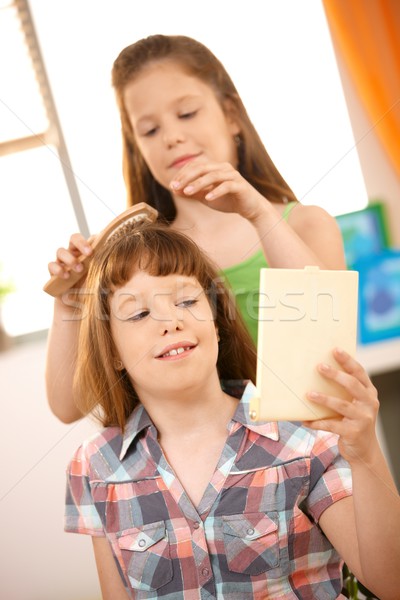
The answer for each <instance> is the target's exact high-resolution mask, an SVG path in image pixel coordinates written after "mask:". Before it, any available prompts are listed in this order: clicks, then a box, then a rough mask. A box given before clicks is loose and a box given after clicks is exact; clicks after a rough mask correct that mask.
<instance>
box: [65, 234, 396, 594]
mask: <svg viewBox="0 0 400 600" xmlns="http://www.w3.org/2000/svg"><path fill="white" fill-rule="evenodd" d="M85 287H86V290H87V292H86V294H85V295H84V297H85V298H86V299H85V304H84V306H83V307H82V310H83V312H82V321H81V328H80V339H79V346H78V347H79V353H78V361H77V373H76V380H75V386H76V397H77V398H79V408H80V410H81V411H82V413H84V414H86V413H88V412H93V411H96V410H97V409H98V414H99V417H100V419H101V422H102V424H103V425H105V426H106V427H105V429H104V430H102V431H101V432H99V433H96V434H95V435H94V436H93V437H92V438H91V439H90V440H88V441H87V442H85V443H84V444H83V445H82V446H81V447H80V448H79V449H78V450H77V452H76V453H75V455H74V457H73V459H72V461H71V463H70V465H69V468H68V486H67V501H66V521H65V528H66V531H70V532H77V533H84V534H89V535H91V536H92V539H93V547H94V553H95V557H96V563H97V567H98V573H99V579H100V584H101V589H102V594H103V598H104V600H126V599H127V598H135V599H136V598H137V599H142V600H144V599H146V600H151V599H156V598H157V599H158V598H163V599H164V600H203V599H206V598H209V599H217V600H237V599H238V598H240V599H241V600H245V599H249V600H250V599H253V598H255V599H260V600H261V599H264V598H280V599H282V600H294V599H303V600H306V599H310V600H311V599H312V600H322V599H324V600H329V599H331V598H332V599H333V598H344V596H342V595H341V593H340V591H341V583H342V582H341V567H342V564H343V559H344V560H345V561H346V563H347V564H348V565H349V567H350V568H351V569H352V571H353V573H355V574H356V575H357V577H358V578H359V579H360V580H361V581H362V582H363V583H365V584H366V585H368V586H369V587H370V588H371V589H372V590H374V592H375V593H377V594H378V595H379V597H380V598H381V600H390V599H395V598H397V597H398V577H397V569H396V567H397V566H398V564H400V562H399V561H400V535H399V534H400V501H399V496H398V494H397V491H396V488H395V484H394V482H393V480H392V478H391V476H390V474H389V470H388V468H387V466H386V464H385V461H384V458H383V455H382V453H381V451H380V448H379V444H378V441H377V438H376V435H375V422H376V415H377V411H378V400H377V392H376V390H375V388H374V387H373V385H372V383H371V381H370V380H369V378H368V375H367V373H366V372H365V370H364V369H363V368H362V366H361V365H359V364H358V363H357V362H356V361H355V360H354V359H353V358H352V357H351V356H349V355H348V354H346V353H344V352H342V351H340V350H338V349H336V350H335V351H334V355H333V358H334V360H332V365H331V366H330V367H326V366H325V367H324V365H319V368H320V372H321V374H322V375H323V376H324V377H327V378H329V379H332V380H335V381H336V382H337V383H338V384H339V385H340V386H342V387H343V388H344V390H346V392H350V394H351V396H352V398H353V400H352V402H349V401H346V402H344V401H343V400H341V399H339V398H335V397H326V396H323V395H322V394H318V390H310V392H314V393H316V395H313V396H310V399H312V400H313V401H315V402H318V403H320V404H325V405H328V406H330V407H331V408H332V409H333V410H335V411H336V412H337V413H338V415H339V416H338V417H337V418H332V419H328V420H321V421H315V422H313V423H308V424H303V425H301V424H299V423H292V422H279V423H274V422H264V423H262V422H259V423H254V422H252V421H250V420H249V401H250V399H251V396H252V394H253V392H254V386H253V384H252V383H251V381H254V376H255V360H256V355H255V350H254V345H253V343H252V340H251V338H250V336H249V333H248V332H247V330H246V328H245V326H244V324H243V322H242V319H241V317H240V315H239V313H238V312H237V308H236V304H235V302H234V298H233V296H232V293H231V292H230V291H228V289H227V288H225V287H224V285H223V283H222V281H221V277H220V273H219V269H218V267H215V266H213V264H212V263H211V262H210V261H209V259H208V258H206V256H205V255H204V254H203V253H202V252H201V251H200V250H199V248H198V247H197V246H196V244H195V243H194V242H193V241H192V240H190V239H189V238H188V237H187V236H185V235H183V234H181V233H179V232H177V231H175V230H174V229H173V228H172V227H167V226H163V225H157V224H153V225H146V226H141V227H138V226H136V227H135V226H133V227H132V228H131V231H127V230H126V229H125V230H124V235H120V236H116V237H115V238H114V239H112V240H111V241H109V242H108V243H107V244H106V245H105V246H104V248H102V249H101V250H100V251H99V252H98V253H96V255H95V256H94V258H93V261H92V263H91V266H90V268H89V273H88V276H87V281H86V286H85ZM249 380H250V381H249ZM322 430H324V431H322Z"/></svg>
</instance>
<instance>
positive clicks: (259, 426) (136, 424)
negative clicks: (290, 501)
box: [119, 380, 279, 460]
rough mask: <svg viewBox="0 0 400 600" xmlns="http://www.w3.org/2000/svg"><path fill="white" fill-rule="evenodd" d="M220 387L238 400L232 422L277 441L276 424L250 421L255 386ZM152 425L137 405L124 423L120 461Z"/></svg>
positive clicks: (242, 383)
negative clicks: (138, 437) (251, 401)
mask: <svg viewBox="0 0 400 600" xmlns="http://www.w3.org/2000/svg"><path fill="white" fill-rule="evenodd" d="M221 387H222V389H223V391H224V392H226V393H227V394H229V395H230V396H234V397H235V398H238V399H239V400H240V402H239V404H238V406H237V408H236V411H235V414H234V415H233V417H232V420H233V421H235V422H236V423H239V424H240V425H244V426H245V427H247V429H250V430H251V431H254V432H255V433H258V434H259V435H262V436H264V437H267V438H269V439H270V440H273V441H278V440H279V428H278V423H276V422H274V421H257V422H256V423H254V422H253V421H251V419H250V400H251V398H253V396H254V395H255V394H256V393H257V389H256V387H255V385H254V384H253V383H252V382H251V381H246V380H224V381H221ZM152 425H153V422H152V420H151V419H150V417H149V415H148V414H147V412H146V410H145V408H144V407H143V406H142V405H141V404H139V406H137V407H136V408H135V409H134V411H133V412H132V414H131V416H130V417H129V419H128V420H127V422H126V427H125V433H124V435H123V436H122V447H121V452H120V454H119V458H120V460H122V459H123V458H124V456H125V454H126V453H127V450H128V448H129V446H130V445H131V444H132V442H133V441H134V439H135V438H136V437H137V436H138V435H139V433H140V432H142V431H143V430H144V429H146V428H148V427H150V426H152Z"/></svg>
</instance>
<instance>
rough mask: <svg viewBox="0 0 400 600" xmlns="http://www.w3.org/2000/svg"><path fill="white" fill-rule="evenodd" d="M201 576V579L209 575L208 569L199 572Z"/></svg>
mask: <svg viewBox="0 0 400 600" xmlns="http://www.w3.org/2000/svg"><path fill="white" fill-rule="evenodd" d="M201 574H202V575H203V577H207V575H209V574H210V571H209V570H208V569H203V570H202V571H201Z"/></svg>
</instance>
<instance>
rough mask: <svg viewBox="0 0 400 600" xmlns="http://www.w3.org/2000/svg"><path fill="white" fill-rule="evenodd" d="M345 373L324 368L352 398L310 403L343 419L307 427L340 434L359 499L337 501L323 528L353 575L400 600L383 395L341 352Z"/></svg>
mask: <svg viewBox="0 0 400 600" xmlns="http://www.w3.org/2000/svg"><path fill="white" fill-rule="evenodd" d="M334 357H335V359H336V361H337V362H338V363H339V365H340V367H341V369H342V370H341V369H338V368H335V367H331V366H330V367H328V369H323V368H320V372H321V374H322V375H324V376H325V377H326V378H328V379H332V380H334V381H336V382H337V383H339V384H340V385H341V386H342V387H343V388H345V389H346V390H347V391H348V392H350V394H351V397H352V400H351V401H347V400H340V399H338V398H334V397H329V396H325V395H323V394H318V393H317V395H316V396H313V395H311V394H310V395H309V398H310V400H312V401H314V402H317V403H318V404H321V405H325V406H329V407H330V408H332V409H333V410H335V411H336V412H337V413H338V414H339V415H340V417H338V418H332V419H323V420H322V419H321V420H318V421H313V422H310V423H306V425H307V426H308V427H310V428H312V429H323V430H325V431H330V432H332V433H335V434H338V435H339V451H340V453H341V455H342V456H343V457H344V458H345V459H346V460H347V461H348V462H349V464H350V466H351V471H352V479H353V496H352V497H351V498H345V499H343V500H340V501H338V502H336V503H334V504H333V505H332V506H330V507H329V508H327V509H326V510H325V511H324V512H323V513H322V515H321V518H320V521H319V524H320V526H321V528H322V530H323V531H324V533H325V535H326V536H327V537H328V539H329V540H330V542H331V543H332V544H333V546H334V547H335V548H336V549H337V551H338V552H339V554H340V555H341V556H342V558H343V559H344V560H345V562H346V563H347V564H348V566H349V568H350V569H351V570H352V572H353V573H354V574H355V575H356V576H357V577H358V578H359V579H360V581H361V582H362V583H363V584H364V585H366V586H367V587H368V588H369V589H370V590H371V591H373V592H374V593H375V594H376V595H377V596H379V598H381V600H391V599H393V600H395V599H396V598H398V597H399V573H398V570H399V565H400V496H399V494H398V491H397V489H396V485H395V483H394V481H393V478H392V476H391V474H390V471H389V468H388V466H387V464H386V461H385V459H384V456H383V454H382V451H381V449H380V447H379V443H378V440H377V437H376V433H375V425H376V417H377V413H378V406H379V402H378V398H377V391H376V389H375V388H374V386H373V385H372V383H371V380H370V379H369V377H368V375H367V373H366V372H365V370H364V369H363V367H362V366H361V365H360V364H359V363H357V362H356V361H355V360H354V359H353V358H352V357H350V356H349V355H348V354H347V353H345V352H339V351H335V353H334Z"/></svg>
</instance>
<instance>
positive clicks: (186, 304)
mask: <svg viewBox="0 0 400 600" xmlns="http://www.w3.org/2000/svg"><path fill="white" fill-rule="evenodd" d="M197 302H198V300H197V298H189V299H188V300H181V301H180V302H178V303H177V306H178V307H179V308H190V307H191V306H194V305H195V304H197Z"/></svg>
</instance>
